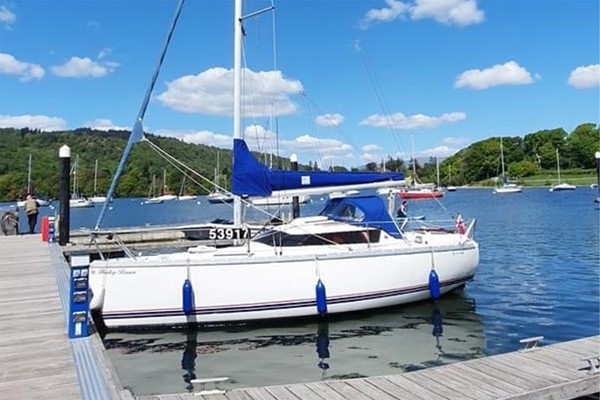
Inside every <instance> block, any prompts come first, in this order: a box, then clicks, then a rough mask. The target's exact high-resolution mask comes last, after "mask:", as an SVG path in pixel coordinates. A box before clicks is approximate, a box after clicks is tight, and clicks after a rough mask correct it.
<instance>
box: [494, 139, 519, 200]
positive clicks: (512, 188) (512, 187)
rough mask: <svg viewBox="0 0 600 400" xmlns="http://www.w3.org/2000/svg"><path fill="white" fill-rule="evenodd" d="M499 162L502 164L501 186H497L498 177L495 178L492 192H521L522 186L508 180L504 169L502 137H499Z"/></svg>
mask: <svg viewBox="0 0 600 400" xmlns="http://www.w3.org/2000/svg"><path fill="white" fill-rule="evenodd" d="M500 163H501V164H502V186H498V178H495V180H494V183H495V185H494V194H506V193H521V192H522V191H523V188H522V187H521V186H519V185H517V184H516V183H512V182H510V181H509V180H508V176H507V175H506V172H505V171H504V146H503V145H502V137H500Z"/></svg>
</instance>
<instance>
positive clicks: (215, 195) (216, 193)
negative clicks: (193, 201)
mask: <svg viewBox="0 0 600 400" xmlns="http://www.w3.org/2000/svg"><path fill="white" fill-rule="evenodd" d="M219 160H220V155H219V152H218V151H217V167H216V168H215V178H214V180H215V181H214V183H215V187H214V189H213V190H212V192H210V193H209V194H208V196H206V198H207V200H208V202H209V203H211V204H218V203H231V202H232V201H233V195H232V194H231V193H230V192H227V191H225V190H222V189H221V188H219Z"/></svg>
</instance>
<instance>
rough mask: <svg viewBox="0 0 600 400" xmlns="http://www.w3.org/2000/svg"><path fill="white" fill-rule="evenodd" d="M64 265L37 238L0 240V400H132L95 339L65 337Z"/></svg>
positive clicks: (57, 254) (58, 255) (59, 256)
mask: <svg viewBox="0 0 600 400" xmlns="http://www.w3.org/2000/svg"><path fill="white" fill-rule="evenodd" d="M68 290H69V283H68V265H67V264H66V262H65V261H64V257H63V256H62V253H61V251H60V248H58V245H56V244H52V245H50V246H49V245H48V244H47V243H44V242H42V240H41V235H39V234H36V235H23V236H0V365H1V366H2V367H1V370H0V399H7V400H8V399H61V400H62V399H107V400H108V399H131V398H132V396H130V395H129V394H128V392H127V391H126V390H123V389H122V388H121V384H120V383H119V381H118V378H117V377H116V375H115V374H114V370H113V368H112V364H110V362H109V360H108V358H106V356H105V350H104V347H103V345H102V342H101V341H100V339H99V337H98V335H92V336H89V337H87V338H81V339H74V340H70V339H69V337H68V333H67V323H66V321H67V320H66V316H67V312H68Z"/></svg>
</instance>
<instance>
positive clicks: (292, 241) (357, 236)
mask: <svg viewBox="0 0 600 400" xmlns="http://www.w3.org/2000/svg"><path fill="white" fill-rule="evenodd" d="M380 236H381V231H380V230H378V229H370V230H361V231H348V232H329V233H324V234H322V235H318V236H315V235H305V234H300V235H290V234H287V233H281V232H268V233H265V234H263V235H262V236H260V237H257V238H255V239H254V241H255V242H259V243H263V244H266V245H269V246H283V247H294V246H322V245H332V244H333V243H337V244H357V243H376V242H379V238H380Z"/></svg>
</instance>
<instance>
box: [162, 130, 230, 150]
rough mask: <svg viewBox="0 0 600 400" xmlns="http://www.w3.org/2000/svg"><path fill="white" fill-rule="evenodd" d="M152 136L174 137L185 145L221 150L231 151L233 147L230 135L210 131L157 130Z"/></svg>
mask: <svg viewBox="0 0 600 400" xmlns="http://www.w3.org/2000/svg"><path fill="white" fill-rule="evenodd" d="M154 134H156V135H159V136H168V137H174V138H177V139H179V140H182V141H184V142H186V143H194V144H205V145H207V146H214V147H220V148H222V149H229V150H231V149H232V147H233V139H232V138H231V135H224V134H220V133H215V132H211V131H206V130H201V131H173V130H167V129H162V130H157V131H155V132H154Z"/></svg>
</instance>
